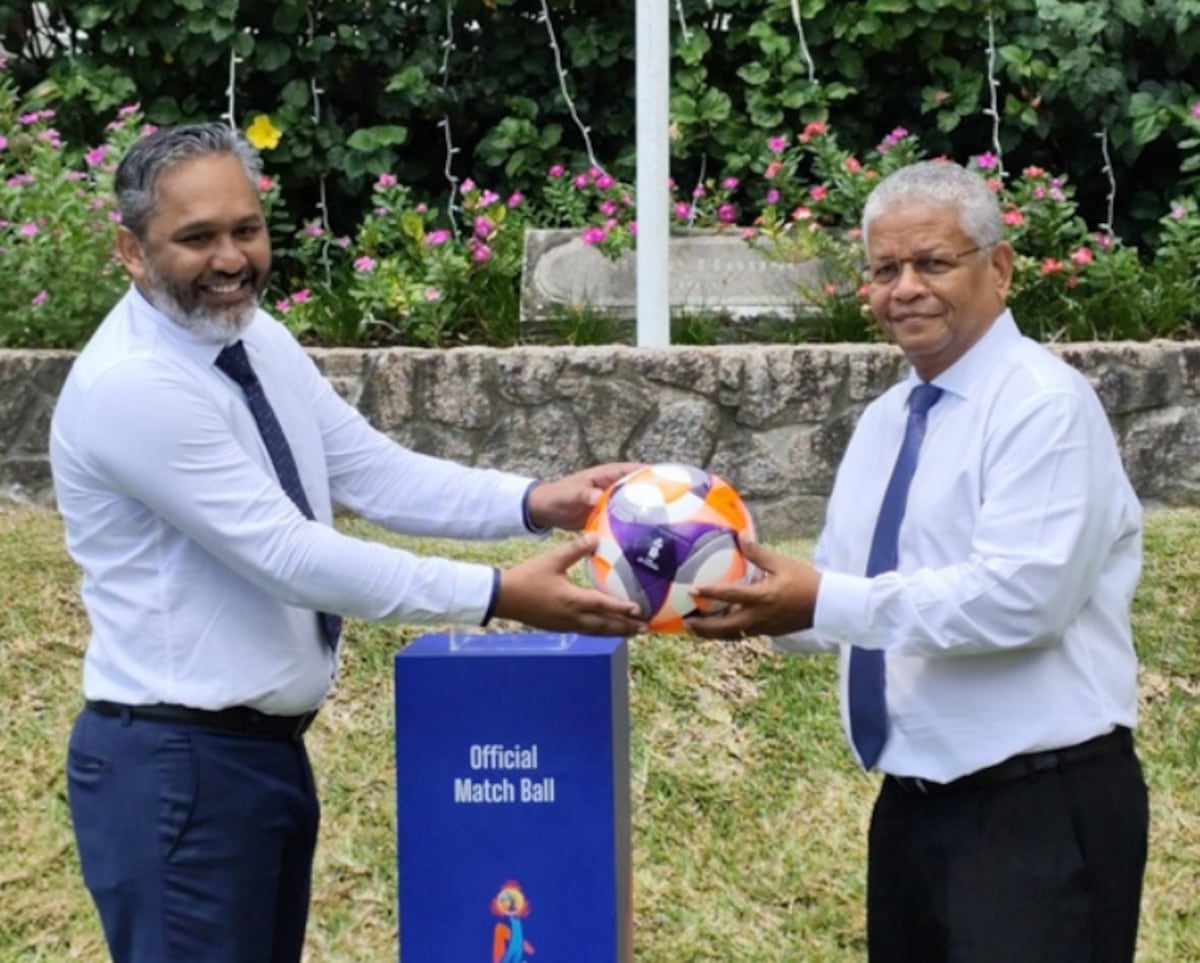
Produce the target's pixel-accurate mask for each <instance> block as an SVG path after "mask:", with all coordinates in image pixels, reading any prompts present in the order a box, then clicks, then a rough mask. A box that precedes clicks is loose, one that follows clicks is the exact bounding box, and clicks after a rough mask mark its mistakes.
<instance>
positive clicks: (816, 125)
mask: <svg viewBox="0 0 1200 963" xmlns="http://www.w3.org/2000/svg"><path fill="white" fill-rule="evenodd" d="M828 132H829V128H828V127H826V126H825V122H824V121H820V120H814V121H813V122H812V123H811V124H805V126H804V132H803V133H801V135H800V142H801V143H802V144H807V143H808V142H809V141H810V140H812V139H813V138H814V137H820V136H821V135H822V134H826V133H828Z"/></svg>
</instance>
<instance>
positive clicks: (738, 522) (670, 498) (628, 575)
mask: <svg viewBox="0 0 1200 963" xmlns="http://www.w3.org/2000/svg"><path fill="white" fill-rule="evenodd" d="M584 530H585V531H588V532H592V533H594V534H595V535H597V536H598V537H599V539H600V543H599V545H598V546H597V547H596V550H595V552H594V553H593V554H592V555H591V556H589V557H588V560H587V571H588V577H589V579H591V582H592V585H594V586H595V587H596V588H598V589H599V590H600V591H602V592H605V593H607V594H608V595H611V596H613V597H614V598H619V599H631V600H633V601H635V602H637V604H638V607H639V608H640V610H641V614H642V617H643V618H645V619H647V620H648V622H649V626H650V628H651V629H652V630H653V631H655V632H666V633H671V632H683V631H685V627H684V624H683V620H684V619H685V618H688V617H689V616H692V615H701V614H703V613H705V612H717V611H720V610H721V609H722V608H724V607H725V606H724V604H723V603H721V602H717V601H715V600H711V599H698V598H695V597H694V596H692V594H691V593H690V592H689V591H688V588H689V587H690V586H692V585H695V584H700V583H720V582H737V583H744V582H748V581H750V579H751V578H752V577H753V575H754V566H752V565H751V564H750V562H748V561H747V560H746V557H745V556H744V555H743V554H742V552H741V549H740V548H739V547H738V539H739V538H751V539H752V538H753V537H754V522H753V520H752V519H751V517H750V512H749V511H748V510H747V508H746V505H745V503H744V502H743V501H742V499H741V496H739V495H738V493H737V492H736V491H735V490H734V489H733V486H731V485H730V484H729V483H728V482H727V481H725V480H724V479H723V478H720V477H719V476H717V475H714V474H712V473H711V472H707V471H704V470H703V469H702V468H695V467H693V466H691V465H679V464H662V465H649V466H646V467H644V468H639V469H637V470H636V471H633V472H630V473H629V474H628V475H626V476H625V477H624V478H621V479H620V480H618V481H616V482H614V483H613V484H612V485H611V486H609V488H607V489H606V490H605V492H604V494H603V495H602V496H601V497H600V501H599V502H598V503H597V504H596V507H595V508H593V509H592V514H591V516H590V517H589V518H588V520H587V524H586V525H585V526H584Z"/></svg>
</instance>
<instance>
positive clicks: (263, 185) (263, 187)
mask: <svg viewBox="0 0 1200 963" xmlns="http://www.w3.org/2000/svg"><path fill="white" fill-rule="evenodd" d="M274 186H275V182H274V181H273V180H271V178H269V177H268V176H267V175H266V174H263V175H262V176H261V177H259V179H258V189H259V190H260V191H262V192H264V193H265V192H266V191H269V190H270V189H271V188H272V187H274Z"/></svg>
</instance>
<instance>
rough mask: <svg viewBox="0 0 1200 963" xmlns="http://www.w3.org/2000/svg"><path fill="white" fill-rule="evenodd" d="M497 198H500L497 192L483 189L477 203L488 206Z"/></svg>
mask: <svg viewBox="0 0 1200 963" xmlns="http://www.w3.org/2000/svg"><path fill="white" fill-rule="evenodd" d="M498 200H500V195H499V194H497V193H496V192H495V191H484V192H483V193H482V194H480V195H479V203H480V204H481V205H483V206H484V207H490V206H491V205H492V204H495V203H496V201H498Z"/></svg>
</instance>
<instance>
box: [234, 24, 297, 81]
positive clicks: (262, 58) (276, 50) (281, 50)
mask: <svg viewBox="0 0 1200 963" xmlns="http://www.w3.org/2000/svg"><path fill="white" fill-rule="evenodd" d="M243 36H249V35H248V34H243ZM291 59H292V48H291V46H290V45H289V44H285V43H281V42H279V41H278V40H263V41H260V42H259V44H258V51H257V56H256V57H255V58H254V65H255V66H256V67H258V69H259V70H265V71H267V72H268V73H273V72H274V71H276V70H278V69H279V68H280V67H282V66H283V65H284V64H286V63H287V62H288V61H289V60H291Z"/></svg>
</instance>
